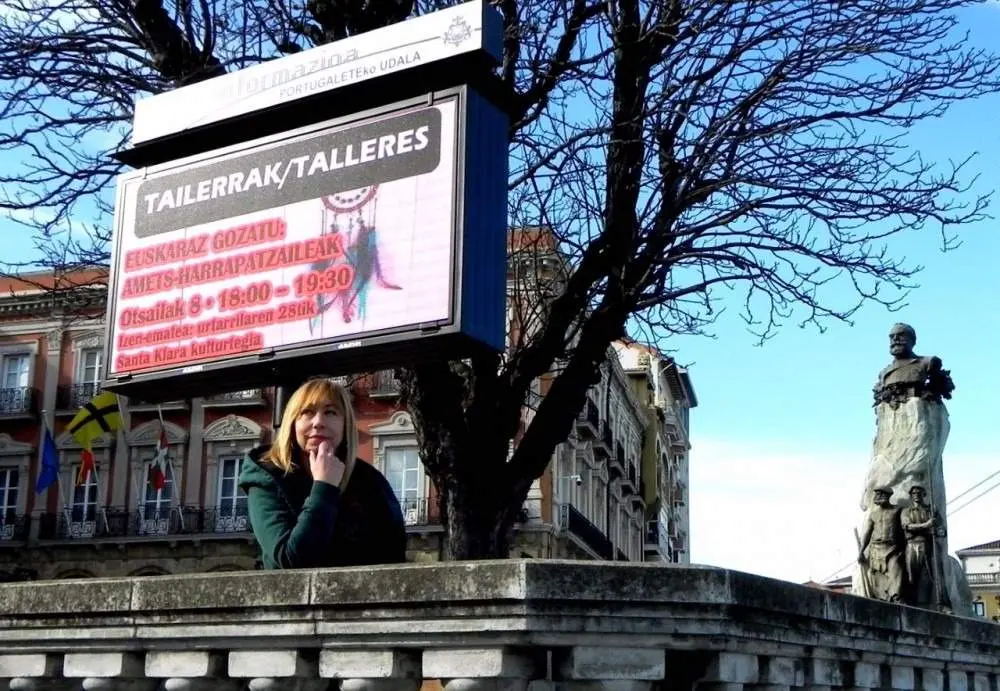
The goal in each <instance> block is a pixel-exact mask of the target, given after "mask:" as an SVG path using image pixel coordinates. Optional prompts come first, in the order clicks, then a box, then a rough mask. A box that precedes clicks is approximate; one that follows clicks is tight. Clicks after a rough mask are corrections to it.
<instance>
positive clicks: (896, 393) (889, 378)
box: [874, 324, 955, 408]
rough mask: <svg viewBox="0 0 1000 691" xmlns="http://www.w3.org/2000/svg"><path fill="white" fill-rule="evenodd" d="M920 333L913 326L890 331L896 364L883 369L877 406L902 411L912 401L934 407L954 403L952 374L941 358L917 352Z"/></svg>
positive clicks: (891, 348) (902, 325)
mask: <svg viewBox="0 0 1000 691" xmlns="http://www.w3.org/2000/svg"><path fill="white" fill-rule="evenodd" d="M916 344H917V332H916V331H915V330H914V329H913V327H912V326H910V325H909V324H896V325H895V326H893V327H892V330H890V331H889V352H890V353H891V354H892V356H893V358H894V359H893V361H892V362H891V363H890V364H889V365H888V366H887V367H886V368H885V369H883V370H882V371H881V372H880V373H879V376H878V383H877V384H876V385H875V390H874V393H875V405H876V406H877V405H878V404H879V403H888V404H889V405H891V406H892V407H893V408H898V407H899V405H900V404H902V403H905V402H906V401H907V400H908V399H910V398H920V399H922V400H925V401H929V402H932V403H940V402H941V401H942V399H950V398H951V392H952V391H954V390H955V384H954V383H953V382H952V380H951V373H950V372H949V371H948V370H946V369H943V368H942V362H941V358H939V357H934V356H931V357H921V356H919V355H917V354H916V353H914V352H913V348H914V346H916Z"/></svg>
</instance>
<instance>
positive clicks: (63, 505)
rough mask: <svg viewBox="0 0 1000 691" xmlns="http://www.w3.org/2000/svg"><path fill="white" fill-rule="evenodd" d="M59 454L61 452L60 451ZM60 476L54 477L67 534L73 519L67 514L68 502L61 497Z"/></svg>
mask: <svg viewBox="0 0 1000 691" xmlns="http://www.w3.org/2000/svg"><path fill="white" fill-rule="evenodd" d="M59 453H62V452H61V451H60V452H59ZM61 475H62V473H59V475H57V476H56V489H58V490H59V503H60V504H62V512H63V515H64V516H65V517H66V531H67V533H69V532H71V531H70V526H71V525H72V524H73V519H72V517H71V516H70V513H69V506H68V502H67V501H66V498H65V497H64V496H63V482H62V477H61Z"/></svg>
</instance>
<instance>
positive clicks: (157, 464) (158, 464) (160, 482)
mask: <svg viewBox="0 0 1000 691" xmlns="http://www.w3.org/2000/svg"><path fill="white" fill-rule="evenodd" d="M167 450H168V447H167V430H166V429H164V427H163V421H162V420H161V421H160V438H159V439H158V440H157V442H156V455H155V456H153V461H152V462H151V463H150V466H149V484H150V485H152V486H153V489H155V490H161V489H163V487H164V485H166V484H167V475H166V472H165V471H164V468H165V467H166V462H167Z"/></svg>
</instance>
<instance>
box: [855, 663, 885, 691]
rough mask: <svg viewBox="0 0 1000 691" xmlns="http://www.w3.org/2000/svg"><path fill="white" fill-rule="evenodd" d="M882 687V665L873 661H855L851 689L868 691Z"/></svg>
mask: <svg viewBox="0 0 1000 691" xmlns="http://www.w3.org/2000/svg"><path fill="white" fill-rule="evenodd" d="M881 687H882V665H879V664H876V663H874V662H855V663H854V670H853V685H852V686H851V688H852V689H857V690H858V691H868V690H869V689H878V688H881Z"/></svg>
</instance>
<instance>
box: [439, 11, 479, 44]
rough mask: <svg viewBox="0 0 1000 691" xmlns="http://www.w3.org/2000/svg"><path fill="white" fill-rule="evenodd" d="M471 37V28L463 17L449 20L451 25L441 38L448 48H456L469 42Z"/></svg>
mask: <svg viewBox="0 0 1000 691" xmlns="http://www.w3.org/2000/svg"><path fill="white" fill-rule="evenodd" d="M471 36H472V27H471V26H469V23H468V22H467V21H465V17H455V18H454V19H452V20H451V25H450V26H449V27H448V30H447V31H445V32H444V36H442V37H441V40H443V41H444V42H445V43H447V44H448V45H449V46H455V47H458V46H460V45H462V44H463V43H465V42H466V41H468V40H469V38H470V37H471Z"/></svg>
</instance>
